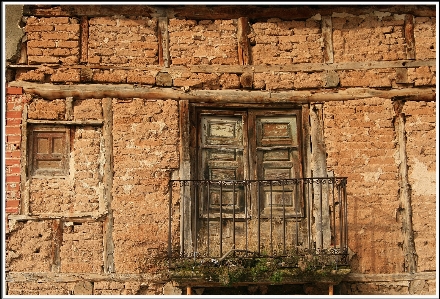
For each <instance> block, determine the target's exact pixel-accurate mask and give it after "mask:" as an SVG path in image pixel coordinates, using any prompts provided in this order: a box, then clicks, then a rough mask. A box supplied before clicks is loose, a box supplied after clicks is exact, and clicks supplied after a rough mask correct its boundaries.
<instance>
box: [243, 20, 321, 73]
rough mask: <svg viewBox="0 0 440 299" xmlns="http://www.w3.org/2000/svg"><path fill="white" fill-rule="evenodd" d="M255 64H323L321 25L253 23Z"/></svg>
mask: <svg viewBox="0 0 440 299" xmlns="http://www.w3.org/2000/svg"><path fill="white" fill-rule="evenodd" d="M251 30H252V31H251V35H252V39H253V41H254V42H255V45H254V46H253V47H252V59H253V64H255V65H260V64H269V65H289V64H292V63H305V62H308V63H314V62H323V55H324V54H323V51H322V48H323V44H322V36H321V22H320V21H319V20H316V19H308V20H306V21H282V20H280V19H276V18H274V19H270V20H268V21H267V22H257V23H255V24H252V29H251Z"/></svg>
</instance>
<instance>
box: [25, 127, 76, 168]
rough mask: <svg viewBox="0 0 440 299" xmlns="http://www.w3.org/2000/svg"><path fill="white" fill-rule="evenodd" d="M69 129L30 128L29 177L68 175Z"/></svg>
mask: <svg viewBox="0 0 440 299" xmlns="http://www.w3.org/2000/svg"><path fill="white" fill-rule="evenodd" d="M69 131H70V130H69V129H68V128H67V127H64V126H50V127H49V126H32V127H31V130H30V138H29V145H30V146H29V149H30V151H29V170H30V174H31V175H68V174H69V169H68V166H69V163H68V156H69V140H70V133H69Z"/></svg>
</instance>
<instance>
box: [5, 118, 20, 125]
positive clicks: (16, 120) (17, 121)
mask: <svg viewBox="0 0 440 299" xmlns="http://www.w3.org/2000/svg"><path fill="white" fill-rule="evenodd" d="M20 124H21V118H7V119H6V126H16V125H20Z"/></svg>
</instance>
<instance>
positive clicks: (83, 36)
mask: <svg viewBox="0 0 440 299" xmlns="http://www.w3.org/2000/svg"><path fill="white" fill-rule="evenodd" d="M88 48H89V19H88V18H87V17H86V16H82V17H81V26H80V50H81V57H80V62H81V63H87V61H88Z"/></svg>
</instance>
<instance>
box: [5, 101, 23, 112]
mask: <svg viewBox="0 0 440 299" xmlns="http://www.w3.org/2000/svg"><path fill="white" fill-rule="evenodd" d="M9 98H10V97H9ZM22 110H23V104H22V103H17V102H16V101H7V103H6V111H17V112H20V113H21V111H22Z"/></svg>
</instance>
